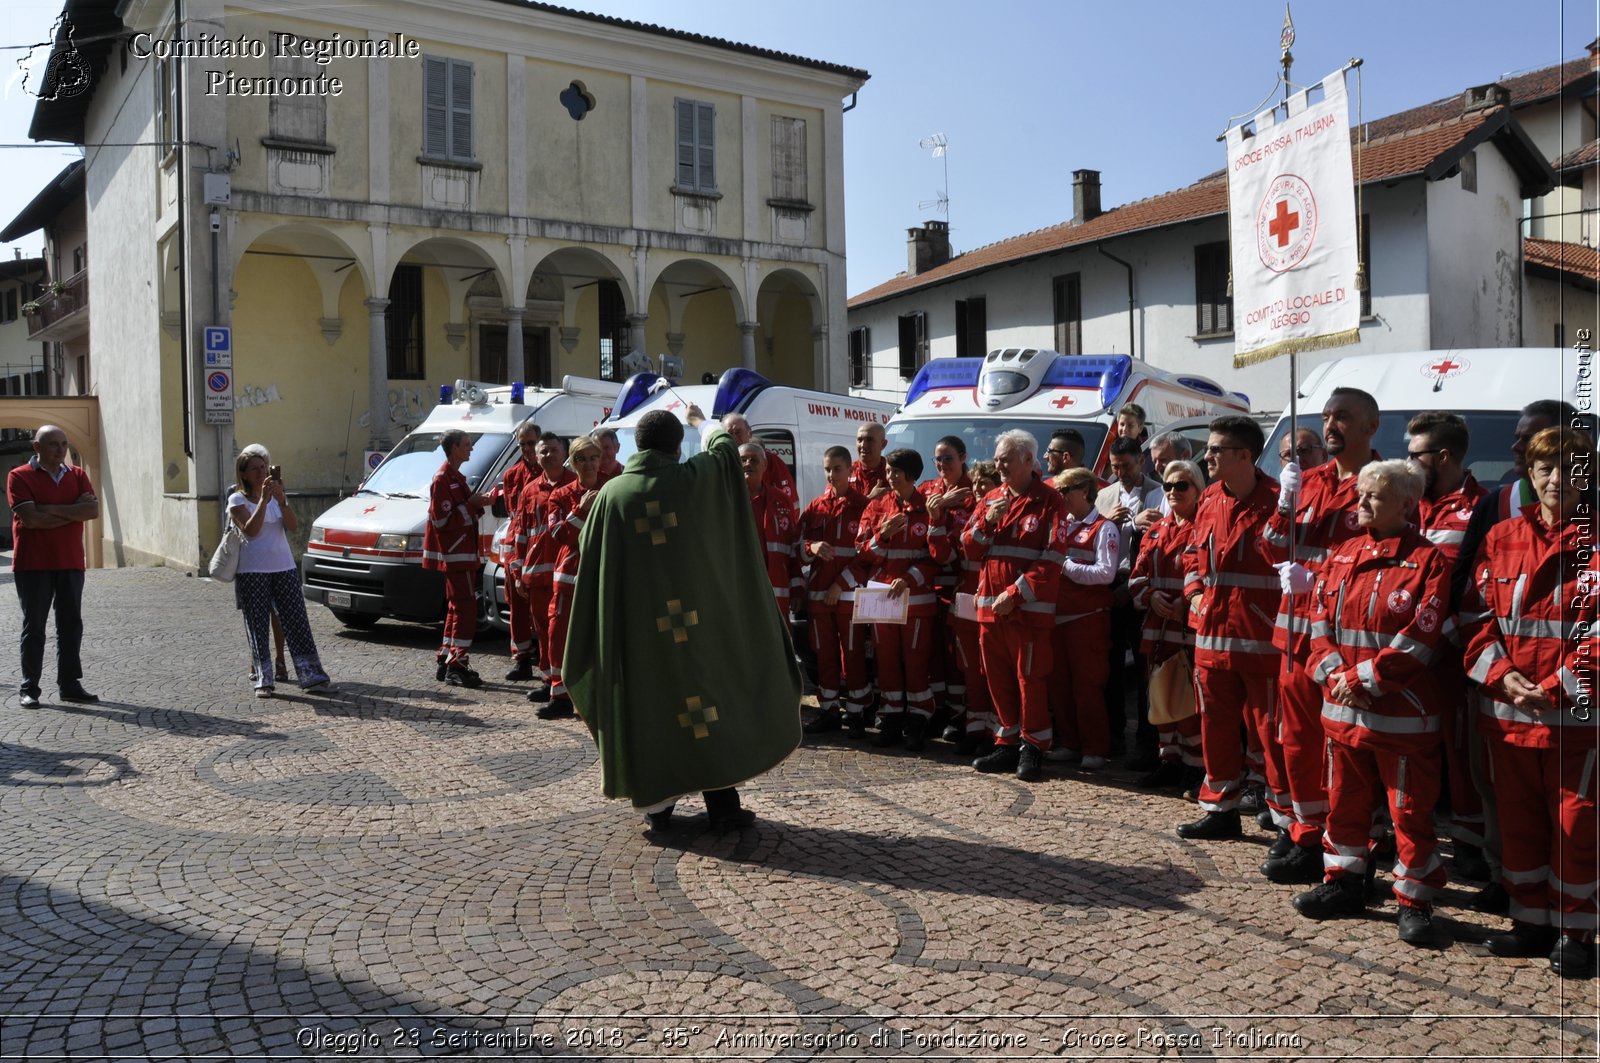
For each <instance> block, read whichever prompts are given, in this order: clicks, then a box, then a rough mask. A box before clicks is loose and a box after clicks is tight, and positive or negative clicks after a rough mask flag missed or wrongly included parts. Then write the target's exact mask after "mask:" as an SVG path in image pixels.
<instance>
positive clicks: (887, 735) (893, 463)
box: [856, 447, 939, 750]
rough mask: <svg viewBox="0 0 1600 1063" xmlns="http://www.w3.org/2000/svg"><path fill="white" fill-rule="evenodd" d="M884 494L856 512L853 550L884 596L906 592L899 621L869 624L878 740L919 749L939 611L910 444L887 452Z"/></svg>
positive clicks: (918, 462) (929, 703)
mask: <svg viewBox="0 0 1600 1063" xmlns="http://www.w3.org/2000/svg"><path fill="white" fill-rule="evenodd" d="M883 460H884V464H885V465H886V466H887V468H888V470H889V472H888V484H889V492H888V493H887V494H884V495H880V496H878V497H877V498H875V499H873V501H872V502H870V503H869V504H868V505H867V508H866V510H865V511H864V512H863V513H862V515H861V531H860V534H859V535H858V537H857V540H856V549H857V551H858V553H859V554H860V555H861V560H862V564H863V565H864V566H865V567H866V569H867V577H868V579H869V580H875V581H877V582H879V583H887V584H888V585H889V595H890V597H892V598H898V597H900V596H901V595H910V601H909V603H908V605H907V607H906V622H905V623H904V624H874V625H873V627H872V647H873V652H874V654H875V655H876V657H877V662H878V690H879V693H880V695H881V697H882V699H883V701H882V705H881V706H880V708H879V711H878V738H877V741H876V743H875V744H877V745H879V746H892V745H894V744H895V743H896V742H898V741H900V738H901V736H902V734H903V735H904V736H905V740H906V748H907V749H911V750H917V749H921V748H922V746H923V743H924V742H925V741H926V740H927V734H928V721H929V720H931V719H932V718H933V691H932V690H931V689H930V688H929V685H928V658H929V656H930V655H931V654H932V652H933V622H934V615H935V613H936V612H937V610H938V608H939V599H938V597H937V595H935V593H934V586H933V581H934V577H935V576H936V575H937V573H938V569H939V566H938V565H936V564H934V561H933V556H932V554H930V553H929V552H928V505H927V500H926V499H924V498H923V497H922V495H921V493H920V492H918V491H917V477H919V476H921V475H922V455H921V454H918V453H917V452H916V451H914V450H911V449H910V448H907V447H902V448H901V449H899V450H895V451H891V452H890V453H889V454H888V455H886V456H885V457H884V459H883Z"/></svg>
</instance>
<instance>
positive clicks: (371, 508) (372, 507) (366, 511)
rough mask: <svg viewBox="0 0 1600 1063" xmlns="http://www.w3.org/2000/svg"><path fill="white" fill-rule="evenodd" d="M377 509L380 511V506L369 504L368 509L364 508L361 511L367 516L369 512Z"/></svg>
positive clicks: (374, 511)
mask: <svg viewBox="0 0 1600 1063" xmlns="http://www.w3.org/2000/svg"><path fill="white" fill-rule="evenodd" d="M377 511H378V507H377V506H368V507H367V508H366V509H363V510H362V511H361V513H362V515H363V516H365V515H366V514H368V513H376V512H377Z"/></svg>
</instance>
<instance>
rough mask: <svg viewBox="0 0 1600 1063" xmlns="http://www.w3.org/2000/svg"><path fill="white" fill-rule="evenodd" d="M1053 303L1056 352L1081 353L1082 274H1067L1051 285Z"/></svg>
mask: <svg viewBox="0 0 1600 1063" xmlns="http://www.w3.org/2000/svg"><path fill="white" fill-rule="evenodd" d="M1052 289H1053V291H1052V301H1053V302H1054V303H1055V325H1056V350H1057V351H1059V352H1060V353H1062V354H1082V353H1083V274H1081V273H1068V274H1065V275H1064V276H1060V277H1057V278H1056V279H1055V280H1054V282H1053V283H1052Z"/></svg>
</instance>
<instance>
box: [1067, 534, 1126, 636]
mask: <svg viewBox="0 0 1600 1063" xmlns="http://www.w3.org/2000/svg"><path fill="white" fill-rule="evenodd" d="M1121 544H1122V535H1121V533H1120V532H1119V531H1118V529H1117V526H1116V525H1115V524H1113V523H1112V522H1111V521H1109V520H1107V519H1106V517H1105V514H1103V513H1101V512H1100V511H1099V510H1097V509H1091V510H1089V512H1088V513H1086V514H1085V515H1084V517H1083V519H1082V520H1081V521H1075V520H1073V519H1072V518H1071V517H1070V516H1069V517H1068V518H1067V543H1066V549H1065V550H1063V551H1062V553H1064V554H1065V555H1066V560H1065V561H1064V562H1063V564H1062V571H1061V582H1060V583H1059V584H1057V586H1056V620H1057V622H1058V623H1060V622H1063V621H1065V620H1068V619H1072V618H1076V617H1080V616H1085V615H1087V614H1089V613H1098V612H1101V611H1103V610H1106V609H1110V608H1111V581H1112V580H1114V579H1116V576H1117V563H1118V552H1119V551H1120V550H1121V549H1122V545H1121ZM1107 566H1109V567H1107Z"/></svg>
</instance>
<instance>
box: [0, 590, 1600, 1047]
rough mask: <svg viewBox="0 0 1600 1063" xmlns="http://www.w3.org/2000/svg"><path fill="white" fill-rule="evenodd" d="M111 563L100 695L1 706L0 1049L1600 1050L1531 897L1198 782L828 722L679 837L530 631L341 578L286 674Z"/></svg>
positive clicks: (97, 663)
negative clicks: (1531, 943)
mask: <svg viewBox="0 0 1600 1063" xmlns="http://www.w3.org/2000/svg"><path fill="white" fill-rule="evenodd" d="M3 581H4V582H6V583H9V582H10V581H9V574H7V575H6V576H5V577H4V579H3ZM88 587H89V589H88V595H87V602H86V607H85V615H86V617H87V626H88V639H87V644H86V646H85V660H86V668H87V671H88V676H87V678H86V683H87V684H88V685H89V686H90V688H91V689H92V690H95V691H96V692H98V693H100V694H101V695H102V698H103V699H104V700H102V702H101V703H100V704H99V705H93V706H69V705H65V704H61V703H52V702H51V699H50V698H49V697H48V694H47V697H46V705H45V707H44V708H43V709H42V710H41V711H38V712H24V711H22V710H21V709H20V708H19V707H18V704H17V696H16V693H15V686H14V683H12V682H10V681H8V689H9V691H10V692H9V693H7V694H6V695H5V698H4V702H3V706H4V707H3V709H0V787H3V789H0V797H3V801H4V808H5V817H4V821H3V822H4V830H3V834H0V1057H3V1058H31V1059H42V1058H49V1057H52V1056H55V1057H72V1058H90V1057H114V1058H120V1059H133V1058H142V1057H145V1056H165V1057H169V1058H170V1057H183V1058H192V1057H197V1056H203V1055H212V1056H218V1057H227V1056H234V1057H246V1056H253V1055H255V1056H266V1055H272V1056H284V1055H290V1056H293V1055H297V1054H298V1055H303V1056H308V1057H311V1056H315V1057H321V1058H373V1057H388V1056H393V1057H410V1056H416V1055H419V1054H424V1055H441V1054H461V1055H467V1056H476V1057H491V1056H505V1055H512V1054H526V1055H543V1056H547V1057H549V1056H566V1057H568V1058H610V1057H622V1056H635V1057H655V1058H661V1057H675V1058H681V1059H707V1058H713V1057H722V1058H739V1059H766V1058H772V1057H779V1056H781V1057H783V1058H799V1059H803V1058H810V1057H817V1058H904V1057H907V1056H918V1057H920V1056H929V1057H940V1058H950V1059H981V1058H1050V1057H1053V1058H1129V1057H1131V1058H1144V1057H1149V1056H1152V1055H1160V1054H1166V1055H1169V1056H1170V1055H1177V1054H1178V1053H1179V1051H1180V1049H1181V1051H1182V1054H1184V1055H1186V1056H1197V1057H1205V1058H1230V1057H1231V1058H1253V1059H1293V1058H1312V1057H1322V1058H1342V1057H1357V1056H1360V1057H1364V1058H1384V1059H1390V1058H1393V1059H1406V1060H1412V1059H1419V1058H1425V1057H1430V1056H1432V1057H1453V1058H1461V1057H1465V1058H1496V1059H1538V1060H1554V1059H1566V1058H1571V1059H1584V1058H1588V1059H1593V1058H1595V1055H1596V1039H1595V1031H1596V1027H1597V1025H1600V1022H1597V996H1596V994H1597V989H1596V983H1595V982H1592V981H1591V982H1585V983H1577V984H1573V983H1561V982H1560V981H1559V980H1557V979H1555V978H1554V977H1553V976H1552V975H1551V974H1550V972H1549V970H1548V967H1547V965H1546V964H1545V963H1544V961H1543V960H1538V961H1517V960H1503V959H1498V958H1495V957H1492V956H1489V955H1488V954H1487V953H1486V952H1485V951H1484V950H1483V949H1482V947H1481V946H1480V945H1475V944H1472V942H1474V941H1481V939H1482V937H1483V935H1484V934H1485V933H1486V932H1488V931H1490V930H1493V929H1499V927H1500V925H1501V923H1500V921H1499V920H1497V919H1490V918H1487V917H1482V916H1477V915H1474V914H1472V913H1471V912H1469V911H1465V910H1464V909H1462V908H1461V907H1459V906H1460V905H1461V904H1462V903H1463V902H1464V901H1465V899H1466V898H1467V897H1468V896H1469V892H1468V891H1467V890H1466V889H1464V888H1462V887H1459V886H1456V887H1454V888H1452V889H1451V890H1450V891H1449V892H1448V893H1447V894H1446V896H1445V898H1444V902H1445V903H1446V904H1447V905H1455V906H1456V907H1454V908H1452V909H1451V910H1449V911H1448V912H1447V913H1446V914H1447V915H1448V916H1449V917H1450V918H1448V919H1442V920H1441V923H1442V924H1443V925H1442V926H1441V937H1442V938H1444V939H1450V940H1449V943H1448V944H1449V947H1448V948H1444V949H1440V950H1436V951H1419V950H1413V949H1410V948H1407V947H1406V946H1404V945H1401V944H1400V943H1399V942H1398V941H1396V940H1395V937H1394V927H1393V904H1392V902H1390V903H1387V904H1385V905H1383V906H1382V907H1375V908H1372V909H1369V912H1368V914H1367V917H1366V918H1365V919H1359V920H1348V921H1339V922H1333V923H1325V924H1316V923H1311V922H1308V921H1306V920H1304V919H1301V918H1300V917H1298V916H1297V915H1295V914H1294V912H1293V911H1292V910H1291V909H1290V908H1289V904H1288V900H1289V897H1290V896H1291V895H1292V894H1293V892H1294V891H1295V889H1296V887H1287V886H1274V885H1271V884H1269V883H1267V882H1265V880H1263V879H1262V878H1261V877H1260V876H1259V874H1257V872H1256V870H1255V869H1256V865H1257V864H1258V863H1259V862H1260V861H1261V859H1262V858H1263V851H1264V847H1265V843H1266V841H1267V836H1266V835H1257V836H1254V837H1252V838H1250V839H1248V840H1245V841H1237V842H1217V843H1203V844H1189V843H1183V842H1180V841H1178V840H1177V839H1176V838H1175V837H1174V836H1173V833H1172V827H1173V825H1174V824H1176V823H1178V822H1180V821H1181V820H1183V819H1184V818H1188V817H1191V816H1192V815H1193V808H1192V806H1187V805H1183V804H1182V803H1180V802H1178V801H1177V800H1175V799H1173V798H1171V797H1164V796H1152V795H1148V794H1145V793H1142V792H1139V791H1137V790H1135V789H1133V788H1131V787H1130V786H1129V785H1128V777H1127V776H1126V775H1124V774H1122V773H1120V772H1112V773H1108V774H1106V775H1105V776H1104V777H1103V778H1102V779H1100V780H1098V781H1093V782H1090V781H1085V778H1084V777H1083V776H1081V775H1080V776H1074V777H1072V778H1070V779H1069V778H1067V777H1066V776H1065V775H1064V774H1062V773H1060V772H1059V771H1057V772H1055V773H1054V774H1053V775H1052V776H1051V777H1050V778H1049V779H1048V780H1047V781H1046V782H1044V783H1042V784H1039V785H1036V786H1028V785H1024V784H1021V783H1018V782H1016V781H1015V780H1014V779H1010V778H1006V777H999V778H997V777H992V776H980V775H978V774H976V773H975V772H973V771H972V770H971V769H970V768H969V767H967V766H966V765H965V764H964V763H963V762H961V761H959V760H958V759H957V758H956V757H955V756H953V755H952V754H949V753H939V752H934V751H932V750H931V749H930V752H929V753H927V754H925V755H922V756H912V755H909V754H906V753H903V752H898V753H888V754H886V753H883V752H879V751H875V750H871V749H866V748H862V747H860V746H856V745H853V744H850V743H848V742H845V741H843V740H832V739H833V738H834V737H835V736H830V740H827V741H824V742H823V743H821V744H808V745H807V746H806V747H803V748H802V749H801V750H800V751H799V753H797V754H796V755H795V756H794V757H792V758H791V759H790V760H789V761H788V762H787V763H785V764H784V765H783V766H781V767H780V768H779V769H778V770H776V771H775V772H773V773H771V774H770V775H768V776H766V777H765V778H763V779H762V780H760V781H759V783H758V784H757V785H754V786H751V787H749V788H748V789H747V790H746V791H745V795H746V804H747V805H748V806H749V807H752V808H754V809H755V810H756V811H757V812H758V813H759V815H760V817H761V818H760V820H759V821H758V823H757V825H756V826H755V827H753V828H751V829H748V830H745V831H742V832H734V833H730V834H722V835H717V834H710V833H707V832H706V831H705V829H704V816H703V812H702V810H701V809H700V808H699V802H698V800H693V801H690V802H686V803H685V806H684V807H682V808H681V809H680V815H682V814H684V813H687V816H686V817H685V818H686V822H685V823H684V825H683V827H682V828H681V829H680V830H679V832H677V833H676V834H675V835H673V836H672V837H671V838H670V839H669V840H667V841H666V842H665V843H660V844H658V843H655V842H652V841H651V840H650V839H648V838H646V837H645V836H644V834H643V833H642V831H641V826H642V824H641V822H640V821H639V818H638V817H637V816H636V815H635V814H633V813H632V812H631V811H630V810H629V809H628V808H627V807H626V806H624V805H622V804H617V803H611V802H607V801H605V800H603V799H602V798H601V796H600V792H599V774H598V770H597V767H596V763H595V758H594V754H593V747H592V745H591V743H590V741H589V738H588V735H587V732H586V731H585V730H584V729H583V727H582V725H581V724H580V723H578V722H577V721H560V722H554V723H549V722H542V721H538V720H536V719H535V718H534V717H533V714H532V712H531V711H530V709H531V706H529V705H528V703H527V702H526V701H525V700H523V699H522V697H521V695H520V691H519V690H518V689H516V688H513V687H512V685H510V684H502V683H496V682H493V681H492V680H493V678H494V677H497V676H498V675H499V674H500V673H502V672H503V671H504V669H505V667H506V660H505V657H504V652H505V651H504V643H503V642H500V643H494V642H488V643H486V644H485V645H482V646H480V647H479V652H478V654H477V661H478V664H479V667H480V669H481V670H482V672H483V674H484V675H485V676H486V677H489V678H491V682H490V684H489V685H488V686H486V687H485V688H484V689H482V690H477V691H463V690H457V689H452V688H446V687H443V686H441V685H438V684H436V683H435V682H434V681H433V664H432V657H431V654H430V652H429V651H430V649H431V647H432V645H433V644H434V641H435V638H436V636H435V635H434V633H433V632H431V631H429V630H428V629H425V628H422V627H414V626H406V625H391V624H382V625H380V626H379V627H377V628H376V629H374V630H372V631H369V632H362V633H356V632H345V631H342V630H341V629H340V628H339V627H338V626H337V625H336V624H335V623H334V622H333V621H332V619H331V617H330V616H329V615H328V614H327V613H326V612H325V611H324V610H322V609H320V608H317V609H313V611H312V621H313V627H314V628H315V630H316V634H317V637H318V641H319V645H320V647H321V649H322V652H323V659H324V662H325V663H326V665H327V666H328V670H329V672H330V673H332V675H333V676H334V678H335V680H336V681H337V682H338V684H339V692H338V693H337V694H336V695H334V696H329V697H314V696H302V695H299V694H298V693H295V692H294V690H293V687H292V685H291V686H290V687H289V688H285V687H283V686H282V685H280V687H279V689H280V691H285V690H287V692H288V693H290V694H291V696H288V697H280V698H278V699H276V700H272V701H266V702H261V701H256V700H255V699H253V698H252V697H251V696H250V693H251V692H250V688H249V685H248V683H247V682H246V681H245V677H244V672H245V669H246V667H247V660H246V653H245V648H244V639H243V630H242V625H241V622H240V619H239V616H238V614H237V613H236V612H235V610H234V608H233V595H232V591H231V589H229V588H226V587H220V586H217V585H214V584H211V583H209V582H207V581H203V580H196V579H190V578H185V577H183V576H181V575H179V574H177V573H174V572H171V571H168V570H161V569H155V570H152V569H123V570H114V571H105V572H94V573H91V574H90V577H89V581H88ZM6 594H7V597H8V598H9V592H6ZM17 629H18V615H17V610H16V609H15V608H14V607H12V606H10V605H7V606H6V607H4V608H3V610H0V631H3V633H4V634H5V636H6V639H5V640H4V641H5V644H6V645H8V646H14V645H15V640H16V635H17ZM8 652H12V653H14V652H15V651H14V650H10V651H8ZM53 667H54V653H53V650H52V651H50V652H48V653H47V656H46V676H45V687H46V690H47V692H50V691H53V687H54V674H53ZM14 669H15V663H14V660H13V661H12V662H11V663H10V664H9V665H8V672H10V673H11V674H14ZM808 742H809V740H808ZM936 745H937V744H936ZM1051 767H1052V769H1053V768H1054V767H1055V766H1054V765H1052V766H1051Z"/></svg>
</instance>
